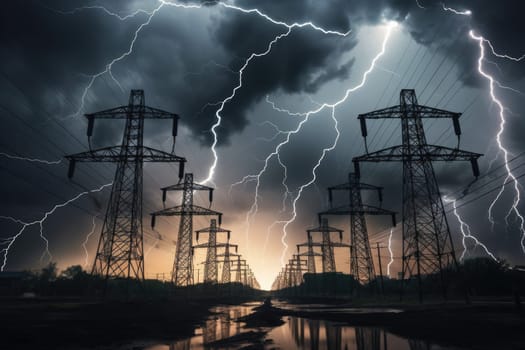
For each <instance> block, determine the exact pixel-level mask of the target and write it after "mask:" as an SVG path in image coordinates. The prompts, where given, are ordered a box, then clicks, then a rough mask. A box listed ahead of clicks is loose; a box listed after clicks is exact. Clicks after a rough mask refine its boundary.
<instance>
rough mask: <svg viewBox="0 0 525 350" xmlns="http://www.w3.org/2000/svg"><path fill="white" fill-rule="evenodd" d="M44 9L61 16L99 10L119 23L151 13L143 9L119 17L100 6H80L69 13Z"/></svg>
mask: <svg viewBox="0 0 525 350" xmlns="http://www.w3.org/2000/svg"><path fill="white" fill-rule="evenodd" d="M44 7H46V8H47V9H49V10H51V11H54V12H56V13H58V14H61V15H74V14H77V13H78V12H82V11H86V10H100V11H103V12H105V13H106V14H107V15H109V16H111V17H115V18H117V19H118V20H120V21H125V20H127V19H130V18H133V17H135V16H137V15H138V14H141V13H143V14H146V15H151V12H149V11H146V10H144V9H138V10H136V11H134V12H132V13H130V14H129V15H125V16H122V15H120V14H118V13H116V12H113V11H110V10H108V9H107V8H105V7H104V6H100V5H93V6H81V7H77V8H74V9H73V10H70V11H62V10H58V9H55V8H51V7H47V6H44Z"/></svg>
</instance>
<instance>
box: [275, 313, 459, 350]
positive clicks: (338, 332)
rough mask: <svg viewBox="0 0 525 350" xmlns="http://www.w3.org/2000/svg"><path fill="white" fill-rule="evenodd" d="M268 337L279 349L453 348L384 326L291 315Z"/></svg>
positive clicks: (436, 349) (444, 349)
mask: <svg viewBox="0 0 525 350" xmlns="http://www.w3.org/2000/svg"><path fill="white" fill-rule="evenodd" d="M267 339H272V340H273V342H274V344H273V345H274V346H275V347H278V348H280V349H303V350H332V349H344V350H438V349H439V350H453V349H457V348H451V347H447V348H445V347H440V346H437V345H434V344H431V343H429V342H426V341H419V340H408V339H404V338H401V337H398V336H396V335H393V334H390V333H388V332H386V331H385V330H383V329H381V328H370V327H351V326H346V325H344V324H340V323H335V322H330V321H324V320H312V319H305V318H299V317H289V318H287V319H286V324H284V325H283V326H281V327H277V328H274V329H272V330H271V331H270V332H269V333H268V335H267Z"/></svg>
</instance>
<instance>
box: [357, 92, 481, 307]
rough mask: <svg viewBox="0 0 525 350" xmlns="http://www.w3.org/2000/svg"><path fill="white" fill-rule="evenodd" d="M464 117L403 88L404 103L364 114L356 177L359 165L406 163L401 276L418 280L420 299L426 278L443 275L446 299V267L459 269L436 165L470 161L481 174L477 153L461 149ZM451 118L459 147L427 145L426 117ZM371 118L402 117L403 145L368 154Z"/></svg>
mask: <svg viewBox="0 0 525 350" xmlns="http://www.w3.org/2000/svg"><path fill="white" fill-rule="evenodd" d="M460 115H461V114H460V113H453V112H449V111H445V110H442V109H437V108H432V107H427V106H423V105H419V104H418V102H417V98H416V93H415V91H414V90H401V94H400V104H399V105H398V106H393V107H388V108H384V109H381V110H377V111H373V112H370V113H366V114H360V115H359V117H358V119H359V120H360V122H361V133H362V135H363V137H365V148H366V150H367V154H365V155H363V156H359V157H355V158H354V159H353V162H354V166H355V170H356V173H357V174H359V164H360V162H384V161H386V162H402V163H403V263H402V278H403V280H404V281H407V278H408V277H414V276H415V277H416V278H417V280H418V290H419V299H420V301H421V300H422V298H423V294H422V293H423V292H422V283H423V282H422V276H424V275H434V274H437V273H439V275H440V279H441V285H442V287H443V294H444V296H445V297H446V282H445V278H444V274H443V270H444V268H445V267H447V266H449V265H451V264H452V265H454V266H457V261H456V255H455V252H454V245H453V243H452V236H451V235H450V228H449V226H448V222H447V217H446V215H445V210H444V207H443V201H442V199H441V193H440V191H439V186H438V183H437V181H436V175H435V173H434V167H433V165H432V162H434V161H470V162H471V165H472V168H473V172H474V176H476V177H477V176H478V175H479V168H478V163H477V159H478V158H479V157H480V156H481V154H478V153H472V152H467V151H463V150H460V149H459V140H460V135H461V129H460V125H459V117H460ZM435 118H450V119H452V122H453V126H454V131H455V134H456V135H457V137H458V147H456V148H449V147H443V146H436V145H429V144H427V140H426V137H425V131H424V129H423V119H435ZM367 119H401V131H402V144H401V145H398V146H393V147H389V148H386V149H383V150H380V151H376V152H372V153H368V147H366V136H367V134H368V132H367V129H366V120H367Z"/></svg>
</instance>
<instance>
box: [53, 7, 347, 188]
mask: <svg viewBox="0 0 525 350" xmlns="http://www.w3.org/2000/svg"><path fill="white" fill-rule="evenodd" d="M210 5H215V6H221V7H224V8H227V9H230V10H235V11H239V12H242V13H244V14H255V15H257V16H259V17H261V18H263V19H265V20H267V21H269V22H270V23H273V24H275V25H278V26H282V27H284V28H287V30H286V32H285V33H283V34H279V35H277V36H276V37H275V38H274V39H273V40H272V41H271V42H270V43H269V45H268V48H267V50H266V51H264V52H261V53H252V54H251V55H250V56H249V57H248V58H247V59H246V60H245V62H244V64H243V66H242V68H241V69H240V70H239V72H238V74H239V79H238V84H237V86H235V87H234V88H233V90H232V93H231V94H230V95H229V96H228V97H226V98H225V99H224V100H222V101H221V103H220V106H219V108H218V109H217V111H216V113H215V118H216V121H215V123H214V124H213V125H212V127H211V129H210V132H211V133H212V134H213V143H212V145H211V152H212V155H213V161H212V164H211V166H210V168H209V171H208V177H207V178H206V179H204V180H203V181H200V182H202V183H209V182H212V181H213V177H214V174H215V169H216V167H217V163H218V159H219V158H218V155H217V150H216V147H217V144H218V135H217V128H218V127H219V126H220V125H221V122H222V116H221V112H222V111H223V110H224V106H225V105H226V104H227V103H228V102H230V101H231V100H232V99H233V98H234V97H235V95H236V93H237V91H238V90H239V89H241V88H242V82H243V72H244V70H245V69H246V67H247V66H248V65H249V63H250V62H251V61H252V60H253V59H254V58H257V57H261V56H265V55H267V54H268V53H270V51H271V49H272V46H273V45H274V44H275V43H276V42H277V41H279V40H280V39H281V38H283V37H286V36H288V35H289V34H290V32H291V30H292V29H294V28H311V29H313V30H316V31H319V32H321V33H323V34H327V35H339V36H343V37H346V36H347V35H348V34H349V33H350V31H347V32H340V31H335V30H327V29H324V28H322V27H319V26H317V25H315V24H314V23H313V22H311V21H308V22H293V23H286V22H283V21H278V20H275V19H273V18H272V17H270V16H269V15H267V14H266V13H264V12H262V11H261V10H259V9H257V8H243V7H240V6H237V5H233V4H230V3H226V2H222V1H203V2H201V3H200V4H183V3H178V2H171V1H166V0H159V5H158V6H157V7H155V8H154V9H153V10H151V11H146V10H136V11H135V12H134V13H132V14H130V15H127V16H121V15H119V14H116V13H114V12H112V11H109V10H107V9H106V8H104V7H103V6H86V7H79V8H77V9H74V10H71V11H58V12H59V13H62V14H74V13H76V12H79V11H82V10H86V9H99V10H102V11H104V12H105V13H106V14H108V15H110V16H113V17H116V18H117V19H119V20H120V21H124V20H126V19H129V18H131V17H134V16H136V15H137V14H139V13H144V14H147V17H146V21H145V22H143V23H142V24H140V25H139V27H138V28H137V30H135V33H134V35H133V38H132V40H131V43H130V45H129V46H128V50H127V51H126V52H124V53H123V54H121V55H120V56H118V57H116V58H114V59H112V60H111V61H110V62H109V63H108V64H106V66H105V69H104V70H102V71H100V72H98V73H96V74H93V75H91V76H90V80H89V82H88V84H87V85H86V87H85V88H84V90H83V93H82V96H81V102H80V106H79V108H78V109H77V111H76V112H75V113H73V114H71V115H69V116H67V117H66V118H71V117H76V116H78V115H79V114H80V113H81V112H82V110H83V109H84V105H85V99H86V96H87V94H88V92H89V90H90V89H91V87H92V86H93V83H94V82H95V80H96V79H97V78H99V77H101V76H102V75H104V74H108V75H109V76H110V77H111V78H112V80H113V81H114V82H115V83H116V84H117V85H118V86H119V87H120V88H121V89H122V86H121V85H120V83H119V82H118V80H117V79H116V78H115V77H114V76H113V72H112V68H113V65H115V64H116V63H118V62H120V61H121V60H122V59H124V58H125V57H127V56H129V55H130V54H131V53H132V52H133V48H134V46H135V42H136V41H137V38H138V35H139V33H140V32H141V31H142V29H143V28H145V27H147V26H148V25H149V24H150V22H151V20H152V18H153V17H154V16H155V15H156V14H157V13H158V12H159V11H160V10H161V9H162V8H163V7H164V6H170V7H176V8H184V9H201V8H203V7H208V6H210ZM55 11H56V10H55Z"/></svg>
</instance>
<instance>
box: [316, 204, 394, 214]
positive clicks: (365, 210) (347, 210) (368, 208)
mask: <svg viewBox="0 0 525 350" xmlns="http://www.w3.org/2000/svg"><path fill="white" fill-rule="evenodd" d="M349 214H366V215H395V214H396V212H394V211H391V210H387V209H383V208H379V207H375V206H372V205H367V204H363V205H361V207H360V208H353V207H352V206H349V205H343V206H340V207H336V208H331V209H328V210H326V211H323V212H321V213H319V215H320V216H322V215H349Z"/></svg>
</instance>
